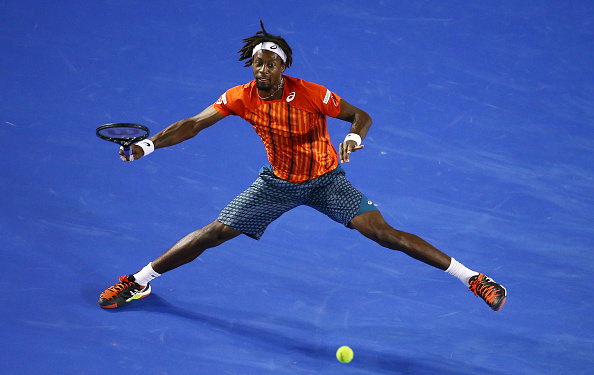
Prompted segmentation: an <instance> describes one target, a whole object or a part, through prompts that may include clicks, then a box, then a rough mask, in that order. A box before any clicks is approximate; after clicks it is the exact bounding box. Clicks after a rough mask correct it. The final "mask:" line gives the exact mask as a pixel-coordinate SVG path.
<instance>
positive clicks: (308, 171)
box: [214, 75, 340, 182]
mask: <svg viewBox="0 0 594 375" xmlns="http://www.w3.org/2000/svg"><path fill="white" fill-rule="evenodd" d="M283 78H284V80H285V86H284V88H283V96H282V98H281V99H278V100H271V101H264V100H262V99H260V98H259V97H258V93H257V89H256V82H255V81H251V82H249V83H247V84H245V85H240V86H236V87H233V88H231V89H229V90H227V91H226V92H225V93H224V94H223V95H221V97H220V98H219V100H217V102H216V103H215V104H214V108H215V109H216V110H217V111H218V112H219V113H220V114H222V115H223V116H229V115H236V116H240V117H241V118H243V119H245V120H246V121H248V122H249V123H251V124H252V126H253V127H254V130H256V133H258V135H259V136H260V138H262V142H264V146H265V147H266V153H267V154H268V160H269V161H270V164H272V166H273V167H274V174H275V175H276V176H277V177H279V178H282V179H283V180H287V181H291V182H304V181H307V180H311V179H313V178H316V177H319V176H321V175H323V174H326V173H328V172H330V171H332V170H334V168H336V167H337V166H338V154H337V153H336V150H335V149H334V147H333V146H332V143H331V142H330V136H329V135H328V129H327V126H326V116H330V117H336V116H338V114H339V113H340V97H339V96H338V95H336V94H335V93H333V92H331V91H330V90H328V89H327V88H325V87H324V86H321V85H318V84H315V83H311V82H307V81H304V80H302V79H296V78H292V77H289V76H285V75H283Z"/></svg>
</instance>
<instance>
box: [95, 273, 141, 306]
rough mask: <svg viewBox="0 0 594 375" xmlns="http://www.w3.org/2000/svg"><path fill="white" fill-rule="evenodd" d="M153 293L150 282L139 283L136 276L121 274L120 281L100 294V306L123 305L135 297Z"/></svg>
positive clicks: (139, 297) (138, 297)
mask: <svg viewBox="0 0 594 375" xmlns="http://www.w3.org/2000/svg"><path fill="white" fill-rule="evenodd" d="M149 294H151V286H150V284H146V286H142V285H139V284H138V283H136V282H135V281H134V276H132V275H129V276H120V282H119V283H117V284H115V285H113V286H110V287H109V288H107V289H105V291H104V292H103V293H101V295H100V296H99V306H101V307H102V308H104V309H115V308H116V307H121V306H124V305H125V304H127V303H128V302H130V301H132V300H134V299H141V298H144V297H146V296H148V295H149Z"/></svg>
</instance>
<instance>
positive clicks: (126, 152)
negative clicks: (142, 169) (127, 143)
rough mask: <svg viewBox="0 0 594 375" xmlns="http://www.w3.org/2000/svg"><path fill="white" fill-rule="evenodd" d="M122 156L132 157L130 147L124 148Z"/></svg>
mask: <svg viewBox="0 0 594 375" xmlns="http://www.w3.org/2000/svg"><path fill="white" fill-rule="evenodd" d="M124 155H126V156H130V155H132V148H131V147H124Z"/></svg>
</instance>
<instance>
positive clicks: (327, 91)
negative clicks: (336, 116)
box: [324, 89, 332, 104]
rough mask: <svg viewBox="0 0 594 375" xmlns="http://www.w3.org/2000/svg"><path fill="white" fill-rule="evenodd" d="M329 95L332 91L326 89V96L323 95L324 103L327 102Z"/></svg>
mask: <svg viewBox="0 0 594 375" xmlns="http://www.w3.org/2000/svg"><path fill="white" fill-rule="evenodd" d="M330 95H332V93H331V92H330V90H328V89H326V96H324V104H328V101H329V100H330Z"/></svg>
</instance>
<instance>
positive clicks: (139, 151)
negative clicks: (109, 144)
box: [120, 145, 144, 162]
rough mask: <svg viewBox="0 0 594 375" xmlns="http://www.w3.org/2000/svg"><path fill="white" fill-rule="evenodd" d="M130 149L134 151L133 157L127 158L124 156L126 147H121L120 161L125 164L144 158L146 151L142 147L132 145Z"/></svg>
mask: <svg viewBox="0 0 594 375" xmlns="http://www.w3.org/2000/svg"><path fill="white" fill-rule="evenodd" d="M130 149H131V150H132V155H130V156H127V155H125V154H124V147H123V146H121V147H120V159H122V160H123V161H125V162H131V161H134V160H138V159H140V158H141V157H143V156H144V151H143V150H142V147H140V146H136V145H131V146H130Z"/></svg>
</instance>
